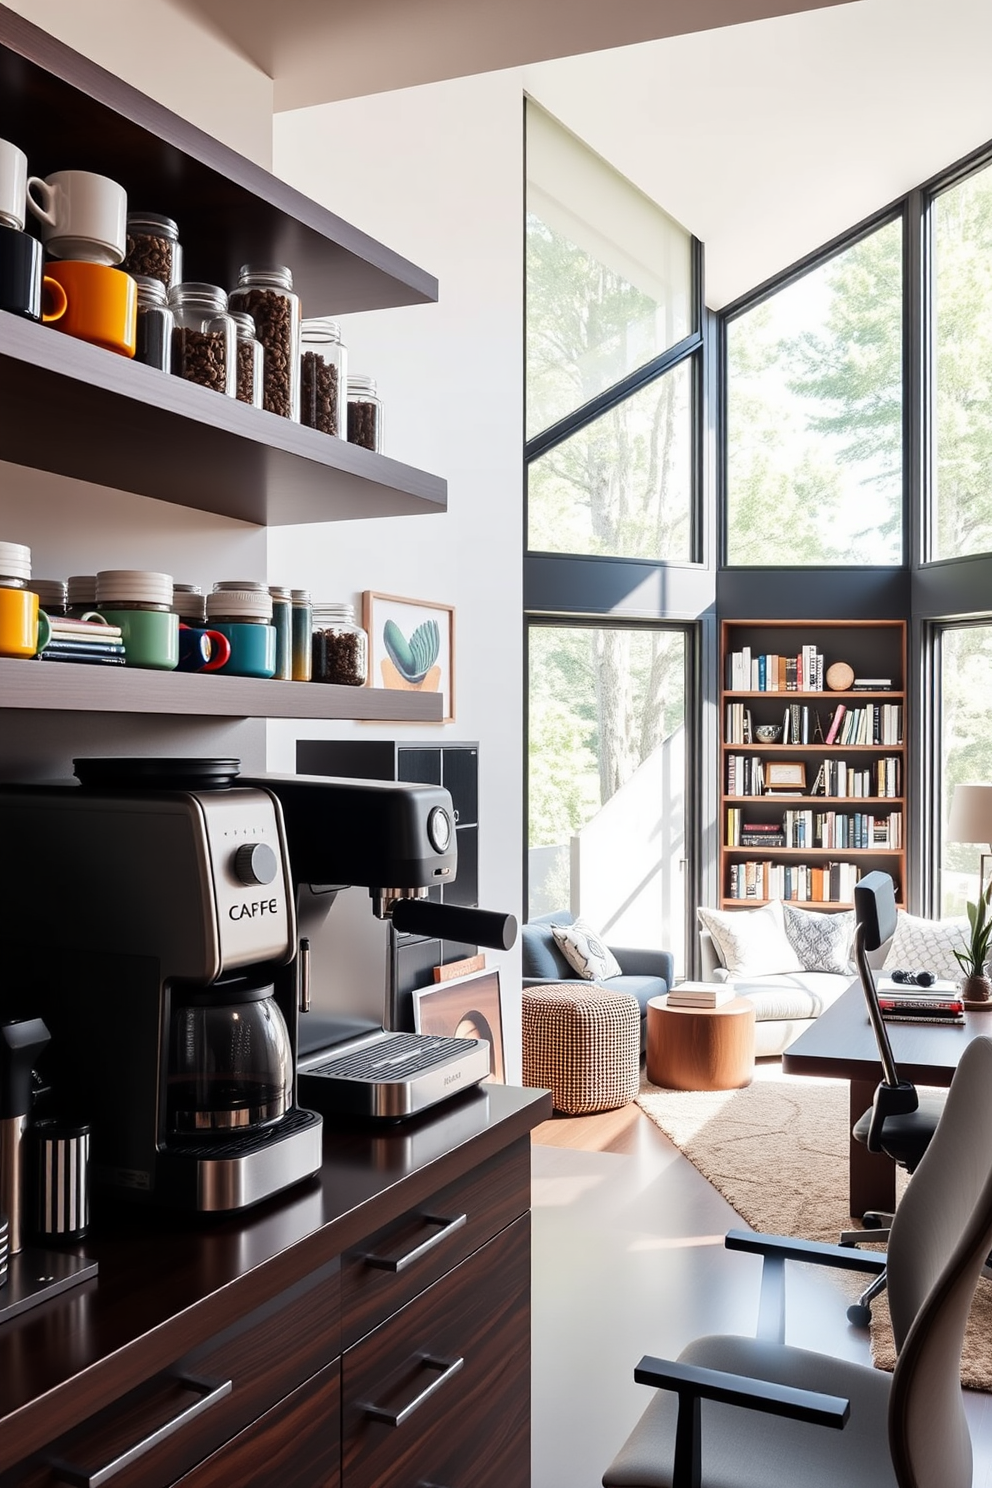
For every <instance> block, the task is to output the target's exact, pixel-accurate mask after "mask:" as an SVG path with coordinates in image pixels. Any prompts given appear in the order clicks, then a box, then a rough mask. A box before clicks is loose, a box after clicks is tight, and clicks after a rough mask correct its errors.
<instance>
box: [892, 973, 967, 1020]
mask: <svg viewBox="0 0 992 1488" xmlns="http://www.w3.org/2000/svg"><path fill="white" fill-rule="evenodd" d="M876 988H877V991H878V1005H879V1007H880V1008H881V1010H882V1017H883V1018H884V1019H885V1020H886V1022H889V1023H963V1022H964V1003H963V1002H962V1001H961V989H960V987H958V986H957V985H956V983H954V982H941V981H937V982H932V983H931V984H930V986H929V987H914V986H912V984H909V985H907V984H906V983H905V982H893V980H892V978H891V977H885V976H880V977H878V978H876Z"/></svg>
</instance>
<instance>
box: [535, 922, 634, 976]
mask: <svg viewBox="0 0 992 1488" xmlns="http://www.w3.org/2000/svg"><path fill="white" fill-rule="evenodd" d="M551 933H552V935H553V936H554V938H555V943H556V944H557V946H558V949H559V950H560V951H561V953H562V955H563V956H564V957H565V960H566V961H567V962H568V964H569V966H571V967H572V968H573V969H574V970H575V971H577V972H578V973H579V976H580V977H583V978H584V979H585V980H586V981H587V982H601V981H603V980H605V979H606V978H607V977H615V976H621V975H622V972H621V970H620V962H619V961H618V960H617V958H616V956H614V954H613V952H612V951H611V950H610V948H609V946H607V945H604V944H603V941H602V940H601V939H600V937H599V936H598V935H597V934H596V931H595V930H594V929H593V928H592V926H591V925H587V924H586V922H585V920H573V921H572V923H571V925H552V926H551Z"/></svg>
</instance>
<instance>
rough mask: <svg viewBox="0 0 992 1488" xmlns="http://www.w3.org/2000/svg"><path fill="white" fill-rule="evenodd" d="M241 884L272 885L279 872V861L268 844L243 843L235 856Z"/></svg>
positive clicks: (236, 874)
mask: <svg viewBox="0 0 992 1488" xmlns="http://www.w3.org/2000/svg"><path fill="white" fill-rule="evenodd" d="M234 872H235V876H236V877H237V879H238V881H239V883H243V884H246V885H251V884H270V883H271V882H272V880H273V879H274V878H275V876H276V874H277V873H278V872H279V859H278V858H277V857H276V855H275V853H274V852H273V851H272V849H271V847H270V846H269V844H268V843H267V842H243V843H242V844H241V846H240V847H239V848H238V850H237V852H236V853H235V854H234Z"/></svg>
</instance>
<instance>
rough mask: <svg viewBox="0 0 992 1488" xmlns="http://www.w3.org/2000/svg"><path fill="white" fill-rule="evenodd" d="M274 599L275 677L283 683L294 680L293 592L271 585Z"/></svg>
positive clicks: (270, 591) (270, 589)
mask: <svg viewBox="0 0 992 1488" xmlns="http://www.w3.org/2000/svg"><path fill="white" fill-rule="evenodd" d="M269 594H270V595H271V597H272V624H273V625H274V626H275V630H276V670H275V676H276V677H277V678H278V679H279V680H280V681H282V682H291V681H292V680H293V591H292V589H282V588H280V587H279V586H278V585H275V584H270V585H269Z"/></svg>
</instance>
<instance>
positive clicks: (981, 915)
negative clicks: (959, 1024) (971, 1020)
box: [954, 879, 992, 1008]
mask: <svg viewBox="0 0 992 1488" xmlns="http://www.w3.org/2000/svg"><path fill="white" fill-rule="evenodd" d="M990 896H992V879H990V880H989V886H988V888H987V889H986V890H985V892H984V893H983V894H980V895H979V896H978V902H977V903H976V904H972V903H971V902H970V901H969V903H968V904H967V906H966V908H967V910H968V924H969V926H970V927H971V935H970V937H968V938H967V939H966V944H965V949H964V950H963V951H955V952H954V958H955V960H956V961H957V963H958V965H959V966H960V968H961V970H962V971H963V972H964V975H965V980H964V985H963V987H962V988H961V995H962V998H963V999H964V1001H965V1003H966V1004H968V1005H969V1006H977V1007H990V1008H992V982H990V981H989V979H988V977H987V976H986V975H985V963H986V961H987V960H988V958H989V948H990V943H992V913H990V907H989V903H990Z"/></svg>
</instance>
